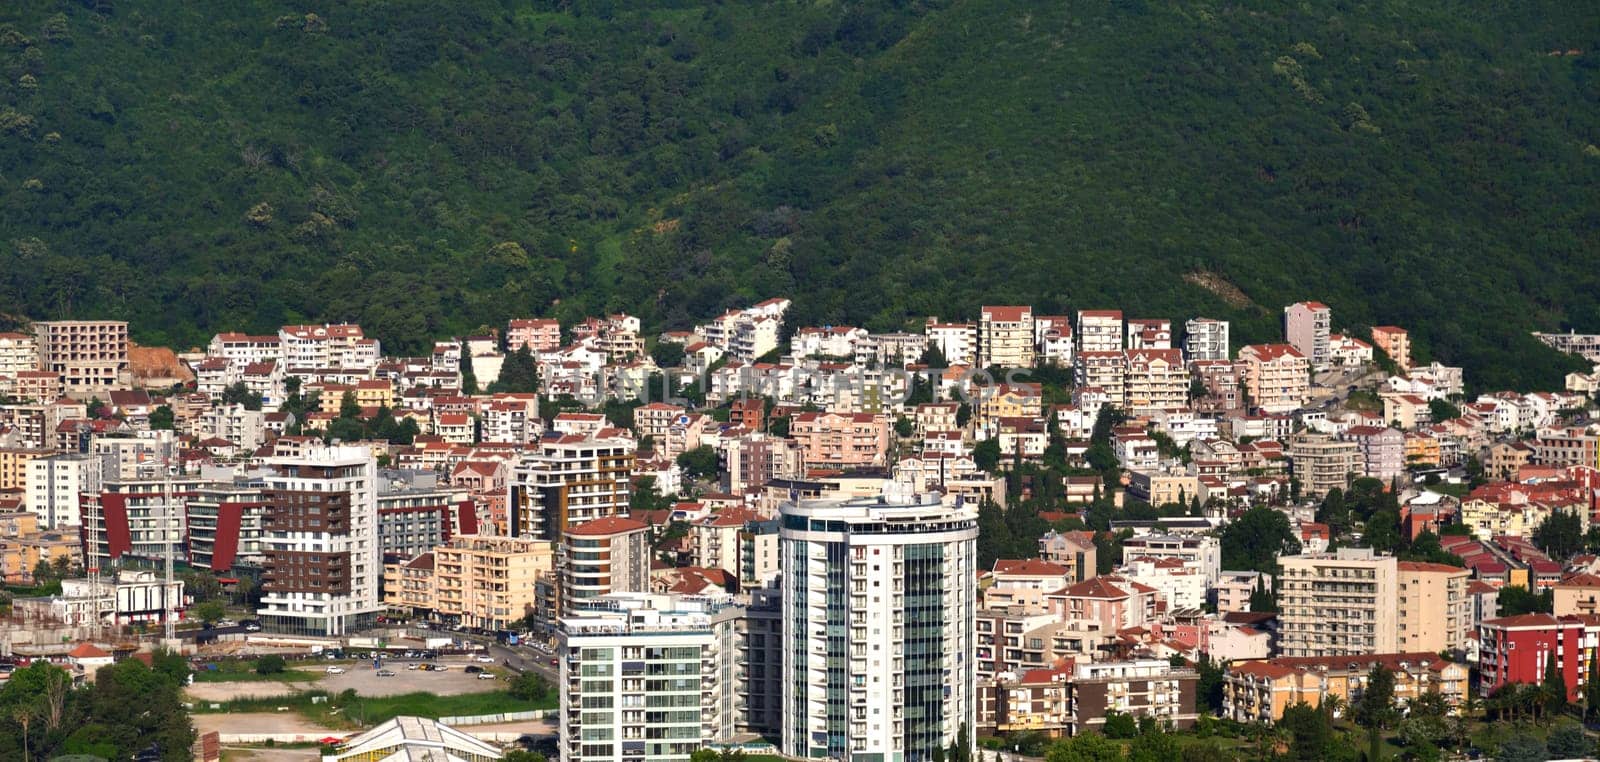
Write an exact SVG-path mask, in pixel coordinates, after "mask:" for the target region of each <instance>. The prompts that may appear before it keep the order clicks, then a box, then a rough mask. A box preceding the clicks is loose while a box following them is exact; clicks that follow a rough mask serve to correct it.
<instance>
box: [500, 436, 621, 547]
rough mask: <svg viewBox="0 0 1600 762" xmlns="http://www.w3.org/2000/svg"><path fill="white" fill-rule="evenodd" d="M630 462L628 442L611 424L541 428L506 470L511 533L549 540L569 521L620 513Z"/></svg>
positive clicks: (587, 519)
mask: <svg viewBox="0 0 1600 762" xmlns="http://www.w3.org/2000/svg"><path fill="white" fill-rule="evenodd" d="M633 462H634V442H633V440H632V439H629V438H627V437H626V436H624V433H623V432H621V431H619V430H617V429H602V430H600V431H598V432H596V433H595V434H594V435H582V434H560V433H556V432H547V433H546V434H545V436H544V437H543V438H541V439H540V440H539V441H538V442H537V443H536V444H535V445H532V446H531V447H530V449H529V450H528V451H525V452H524V453H523V454H522V458H521V460H520V461H519V462H518V463H517V465H516V468H514V469H513V470H512V478H511V483H510V486H509V488H508V496H507V500H506V506H507V511H508V512H509V516H508V523H509V524H510V530H511V535H512V536H514V537H532V538H538V539H544V540H551V541H554V540H556V539H558V538H560V537H561V533H562V532H564V531H566V529H567V527H568V526H569V525H572V524H578V523H582V522H585V521H591V520H593V519H598V518H603V517H606V516H617V515H621V514H626V513H627V512H628V500H629V496H630V495H631V494H632V488H633V485H632V471H633Z"/></svg>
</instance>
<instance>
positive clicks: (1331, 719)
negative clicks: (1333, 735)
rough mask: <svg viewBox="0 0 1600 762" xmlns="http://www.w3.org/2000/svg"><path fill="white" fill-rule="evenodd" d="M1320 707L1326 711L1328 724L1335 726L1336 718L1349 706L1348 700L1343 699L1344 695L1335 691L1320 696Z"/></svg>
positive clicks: (1342, 714) (1341, 715) (1336, 724)
mask: <svg viewBox="0 0 1600 762" xmlns="http://www.w3.org/2000/svg"><path fill="white" fill-rule="evenodd" d="M1322 708H1323V709H1324V710H1326V711H1327V712H1328V725H1329V726H1330V727H1337V726H1338V720H1339V719H1340V718H1341V717H1343V716H1344V714H1345V712H1346V710H1348V709H1349V708H1350V702H1348V701H1345V700H1344V697H1343V696H1340V695H1339V694H1337V693H1330V694H1328V695H1326V696H1323V697H1322Z"/></svg>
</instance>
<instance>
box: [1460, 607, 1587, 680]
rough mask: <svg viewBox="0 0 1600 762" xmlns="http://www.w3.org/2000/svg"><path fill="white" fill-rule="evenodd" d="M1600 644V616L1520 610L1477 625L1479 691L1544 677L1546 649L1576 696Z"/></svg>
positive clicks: (1546, 658)
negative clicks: (1555, 614) (1562, 614)
mask: <svg viewBox="0 0 1600 762" xmlns="http://www.w3.org/2000/svg"><path fill="white" fill-rule="evenodd" d="M1597 645H1600V617H1597V616H1593V615H1588V616H1563V617H1556V616H1553V615H1550V614H1520V615H1517V616H1508V617H1500V618H1498V619H1490V620H1487V621H1485V622H1483V623H1482V624H1480V625H1479V626H1478V653H1479V657H1478V669H1479V683H1478V688H1479V691H1480V692H1481V693H1482V694H1483V695H1485V696H1487V695H1489V694H1491V693H1493V692H1494V691H1495V690H1496V689H1498V688H1499V687H1500V686H1502V685H1505V684H1507V683H1526V684H1530V685H1532V684H1538V683H1540V682H1543V681H1544V672H1545V666H1546V665H1547V664H1548V661H1549V657H1550V654H1552V653H1554V654H1555V657H1556V669H1557V670H1558V671H1560V673H1561V677H1562V679H1563V680H1564V681H1565V682H1566V684H1567V693H1568V698H1569V700H1573V701H1576V700H1577V698H1578V694H1579V692H1580V691H1581V689H1582V686H1583V683H1584V681H1585V680H1586V679H1587V678H1588V674H1589V665H1590V664H1592V663H1593V660H1594V658H1595V647H1596V646H1597Z"/></svg>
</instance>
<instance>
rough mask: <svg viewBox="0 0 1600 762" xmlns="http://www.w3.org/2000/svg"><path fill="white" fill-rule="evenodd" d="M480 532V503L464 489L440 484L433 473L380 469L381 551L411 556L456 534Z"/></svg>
mask: <svg viewBox="0 0 1600 762" xmlns="http://www.w3.org/2000/svg"><path fill="white" fill-rule="evenodd" d="M477 533H478V513H477V505H476V504H475V503H474V502H473V501H472V499H471V498H470V496H468V495H467V493H466V492H465V491H463V490H459V489H454V488H449V487H440V486H439V485H438V481H437V479H436V477H435V475H434V474H433V473H431V472H420V473H419V472H416V471H401V470H391V469H385V470H383V471H381V472H379V474H378V550H379V552H381V553H383V554H384V555H387V556H398V557H400V558H410V557H413V556H417V555H421V554H423V553H426V552H428V551H430V550H432V549H434V548H435V547H437V546H439V545H443V544H444V543H446V542H449V541H450V538H451V537H452V536H454V535H457V534H477Z"/></svg>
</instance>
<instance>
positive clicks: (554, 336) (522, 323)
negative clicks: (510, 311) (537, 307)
mask: <svg viewBox="0 0 1600 762" xmlns="http://www.w3.org/2000/svg"><path fill="white" fill-rule="evenodd" d="M523 347H527V348H528V349H529V350H530V351H533V352H550V351H553V350H555V349H558V348H560V347H561V323H560V322H558V321H556V320H552V319H541V318H530V319H514V320H512V321H511V322H510V323H509V324H508V325H507V326H506V350H507V351H509V352H515V351H517V350H518V349H521V348H523Z"/></svg>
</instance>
